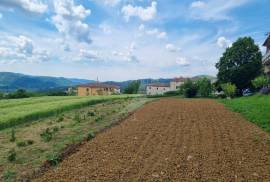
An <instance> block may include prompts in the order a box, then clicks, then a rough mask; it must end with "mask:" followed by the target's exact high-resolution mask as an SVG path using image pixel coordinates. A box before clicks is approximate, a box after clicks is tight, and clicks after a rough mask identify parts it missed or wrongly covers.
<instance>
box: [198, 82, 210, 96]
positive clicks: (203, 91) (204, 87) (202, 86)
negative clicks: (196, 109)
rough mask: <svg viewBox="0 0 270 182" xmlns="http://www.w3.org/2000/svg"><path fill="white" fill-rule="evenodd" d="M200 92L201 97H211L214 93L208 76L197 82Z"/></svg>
mask: <svg viewBox="0 0 270 182" xmlns="http://www.w3.org/2000/svg"><path fill="white" fill-rule="evenodd" d="M196 84H197V87H198V94H199V96H201V97H210V95H211V93H212V85H211V81H210V80H209V79H207V78H201V79H199V80H198V81H197V82H196Z"/></svg>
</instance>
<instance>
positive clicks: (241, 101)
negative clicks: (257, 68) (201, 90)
mask: <svg viewBox="0 0 270 182" xmlns="http://www.w3.org/2000/svg"><path fill="white" fill-rule="evenodd" d="M221 102H222V103H224V104H225V106H227V107H228V108H230V109H231V110H233V111H235V112H239V113H241V114H242V115H243V116H244V117H245V118H247V119H248V120H249V121H251V122H253V123H255V124H257V125H258V126H259V127H261V128H263V129H264V130H266V131H268V132H270V95H254V96H251V97H241V98H236V99H231V100H228V99H226V100H221Z"/></svg>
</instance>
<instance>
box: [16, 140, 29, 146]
mask: <svg viewBox="0 0 270 182" xmlns="http://www.w3.org/2000/svg"><path fill="white" fill-rule="evenodd" d="M17 146H18V147H26V146H27V143H26V142H25V141H19V142H17Z"/></svg>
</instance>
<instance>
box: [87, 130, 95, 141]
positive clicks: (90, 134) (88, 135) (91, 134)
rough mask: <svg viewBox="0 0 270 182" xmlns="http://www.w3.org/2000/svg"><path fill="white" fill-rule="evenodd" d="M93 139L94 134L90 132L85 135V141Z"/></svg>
mask: <svg viewBox="0 0 270 182" xmlns="http://www.w3.org/2000/svg"><path fill="white" fill-rule="evenodd" d="M94 137H95V133H94V132H92V131H90V132H89V133H88V134H87V141H89V140H91V139H93V138H94Z"/></svg>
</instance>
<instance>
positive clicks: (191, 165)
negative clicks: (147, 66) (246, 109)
mask: <svg viewBox="0 0 270 182" xmlns="http://www.w3.org/2000/svg"><path fill="white" fill-rule="evenodd" d="M34 181H44V182H45V181H46V182H47V181H72V182H73V181H74V182H75V181H102V182H103V181H113V182H118V181H124V182H129V181H165V182H167V181H168V182H170V181H206V182H208V181H226V182H228V181H270V135H269V134H267V133H265V132H264V131H262V130H261V129H260V128H258V127H257V126H255V125H253V124H251V123H249V122H247V121H246V120H245V119H243V118H242V117H241V116H240V115H239V114H236V113H233V112H231V111H229V110H227V109H225V108H224V106H223V105H222V104H219V103H217V102H215V101H212V100H180V99H179V100H177V99H162V100H159V101H156V102H152V103H149V104H147V105H146V106H145V107H143V108H141V109H140V110H138V111H137V112H135V113H134V114H133V115H131V116H130V117H128V118H127V119H125V120H124V121H123V122H122V123H121V124H119V125H117V126H115V127H113V128H111V129H110V130H107V131H105V132H103V133H101V134H99V135H98V136H97V137H96V138H94V139H93V140H92V141H90V142H88V143H86V144H85V145H83V146H81V147H80V149H79V151H78V152H76V153H75V154H72V155H71V156H69V157H67V158H66V159H65V160H64V161H63V162H62V163H61V164H60V165H59V167H57V168H55V169H51V170H49V171H48V172H47V173H45V174H44V175H43V176H41V177H40V178H38V179H35V180H34Z"/></svg>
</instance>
